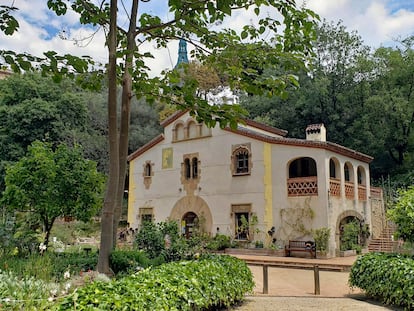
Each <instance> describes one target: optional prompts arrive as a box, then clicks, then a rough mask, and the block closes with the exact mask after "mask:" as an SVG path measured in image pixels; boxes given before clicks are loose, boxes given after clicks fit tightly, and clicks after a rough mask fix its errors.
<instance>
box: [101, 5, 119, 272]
mask: <svg viewBox="0 0 414 311" xmlns="http://www.w3.org/2000/svg"><path fill="white" fill-rule="evenodd" d="M110 5H111V6H110V25H109V34H108V39H107V45H108V51H109V60H108V137H109V178H108V184H107V189H106V193H105V199H104V206H103V210H102V215H101V242H100V248H99V258H98V267H97V269H98V271H99V272H101V273H105V274H110V272H111V271H110V268H109V256H110V254H111V251H112V249H113V239H112V237H113V219H114V210H115V204H116V196H117V192H118V185H119V147H118V129H117V87H116V47H117V10H118V8H117V0H111V4H110Z"/></svg>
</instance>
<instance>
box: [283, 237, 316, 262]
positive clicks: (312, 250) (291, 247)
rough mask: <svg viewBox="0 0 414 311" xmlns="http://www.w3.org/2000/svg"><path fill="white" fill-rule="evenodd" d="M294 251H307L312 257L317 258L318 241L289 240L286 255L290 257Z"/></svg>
mask: <svg viewBox="0 0 414 311" xmlns="http://www.w3.org/2000/svg"><path fill="white" fill-rule="evenodd" d="M292 252H306V253H309V254H310V255H311V258H316V243H315V242H314V241H294V240H289V244H288V245H285V256H286V257H290V256H291V254H292Z"/></svg>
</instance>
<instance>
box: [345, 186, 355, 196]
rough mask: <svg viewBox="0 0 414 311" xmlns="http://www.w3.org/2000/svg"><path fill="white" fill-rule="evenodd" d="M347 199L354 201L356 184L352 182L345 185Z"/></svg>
mask: <svg viewBox="0 0 414 311" xmlns="http://www.w3.org/2000/svg"><path fill="white" fill-rule="evenodd" d="M345 197H346V198H347V199H352V200H353V199H354V198H355V196H354V184H353V183H350V182H346V183H345Z"/></svg>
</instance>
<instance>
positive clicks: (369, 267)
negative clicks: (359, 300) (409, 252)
mask: <svg viewBox="0 0 414 311" xmlns="http://www.w3.org/2000/svg"><path fill="white" fill-rule="evenodd" d="M349 284H350V285H351V286H355V287H359V288H361V289H362V290H364V291H365V293H366V294H367V295H369V296H371V297H373V298H376V299H378V300H380V301H382V302H383V303H385V304H390V305H396V306H400V307H403V308H404V309H405V310H414V259H413V258H411V257H408V256H405V255H398V254H383V253H369V254H366V255H364V256H360V257H358V259H357V260H356V262H355V263H354V265H353V266H352V268H351V272H350V275H349Z"/></svg>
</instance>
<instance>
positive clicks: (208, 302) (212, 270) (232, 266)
mask: <svg viewBox="0 0 414 311" xmlns="http://www.w3.org/2000/svg"><path fill="white" fill-rule="evenodd" d="M253 287H254V281H253V276H252V273H251V271H250V269H249V268H248V267H247V266H246V264H245V263H244V262H243V261H241V260H239V259H237V258H234V257H230V256H224V255H223V256H220V255H210V256H208V258H203V259H199V260H192V261H180V262H172V263H167V264H163V265H161V266H158V267H156V268H148V269H145V270H143V271H140V272H138V273H135V274H132V275H129V276H127V277H124V278H122V279H119V280H113V281H111V282H108V283H104V282H94V283H91V284H90V285H87V286H85V287H82V288H79V289H78V290H77V291H76V292H75V293H74V294H72V295H71V296H69V297H66V298H65V299H64V300H63V301H62V302H61V303H60V304H59V305H58V306H57V310H77V311H81V310H125V311H128V310H208V309H213V308H219V307H229V306H230V305H232V304H234V303H235V302H238V301H241V300H243V298H244V296H245V294H246V293H249V292H251V291H252V290H253Z"/></svg>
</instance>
